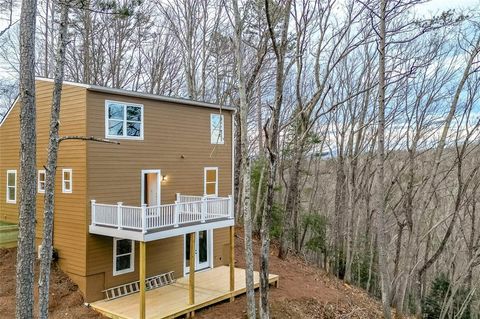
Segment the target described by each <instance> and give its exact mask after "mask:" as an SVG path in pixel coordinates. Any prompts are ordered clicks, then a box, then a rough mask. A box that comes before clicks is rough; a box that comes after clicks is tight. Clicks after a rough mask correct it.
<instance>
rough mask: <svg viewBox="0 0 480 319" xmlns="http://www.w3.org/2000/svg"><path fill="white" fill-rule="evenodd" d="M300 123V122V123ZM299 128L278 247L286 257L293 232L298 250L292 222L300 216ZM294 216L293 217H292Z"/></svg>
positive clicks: (302, 147)
mask: <svg viewBox="0 0 480 319" xmlns="http://www.w3.org/2000/svg"><path fill="white" fill-rule="evenodd" d="M299 125H300V124H299ZM299 131H300V130H297V134H296V136H297V141H296V143H295V148H294V156H293V163H292V165H291V169H290V183H289V187H288V189H287V196H286V197H287V199H286V203H285V216H284V218H283V229H282V232H281V234H280V247H279V249H278V257H279V258H281V259H285V258H286V257H287V253H288V236H289V235H290V234H292V232H293V243H294V245H295V249H296V250H297V251H298V243H299V241H298V233H297V230H298V229H296V228H295V227H292V223H294V224H295V223H296V221H295V219H296V218H298V216H297V210H298V201H299V196H300V194H299V192H300V189H299V187H298V185H299V179H300V166H301V163H302V157H303V149H304V142H303V140H299V139H301V135H302V132H299ZM292 218H293V219H292Z"/></svg>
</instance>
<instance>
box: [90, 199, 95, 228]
mask: <svg viewBox="0 0 480 319" xmlns="http://www.w3.org/2000/svg"><path fill="white" fill-rule="evenodd" d="M90 203H91V208H90V210H91V214H92V221H91V224H92V225H94V226H95V224H96V223H95V221H96V220H97V216H96V214H95V200H94V199H92V200H91V201H90Z"/></svg>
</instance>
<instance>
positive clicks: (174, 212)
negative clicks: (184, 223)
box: [173, 193, 180, 227]
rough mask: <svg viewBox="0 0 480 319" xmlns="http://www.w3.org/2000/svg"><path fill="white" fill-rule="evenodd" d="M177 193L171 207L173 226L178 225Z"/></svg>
mask: <svg viewBox="0 0 480 319" xmlns="http://www.w3.org/2000/svg"><path fill="white" fill-rule="evenodd" d="M178 195H180V194H179V193H177V200H176V201H175V206H174V207H173V227H178V212H179V209H178V206H179V201H178V198H180V197H179V196H178Z"/></svg>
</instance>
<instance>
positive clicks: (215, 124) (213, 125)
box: [210, 114, 223, 144]
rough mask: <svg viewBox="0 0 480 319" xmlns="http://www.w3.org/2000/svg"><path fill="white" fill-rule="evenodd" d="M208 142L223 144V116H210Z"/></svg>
mask: <svg viewBox="0 0 480 319" xmlns="http://www.w3.org/2000/svg"><path fill="white" fill-rule="evenodd" d="M210 142H211V144H223V115H220V114H210Z"/></svg>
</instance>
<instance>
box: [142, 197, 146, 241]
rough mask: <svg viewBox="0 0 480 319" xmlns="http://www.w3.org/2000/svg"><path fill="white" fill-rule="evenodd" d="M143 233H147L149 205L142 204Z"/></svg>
mask: <svg viewBox="0 0 480 319" xmlns="http://www.w3.org/2000/svg"><path fill="white" fill-rule="evenodd" d="M142 231H143V233H144V234H146V233H147V204H142Z"/></svg>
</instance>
